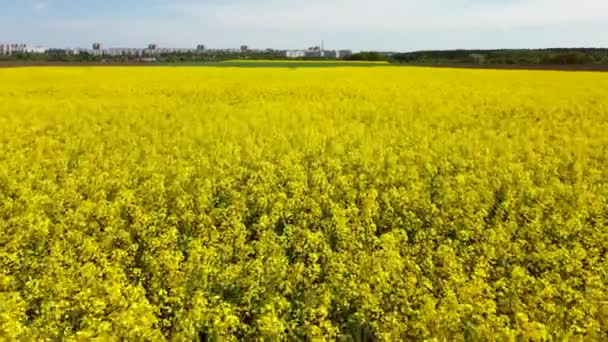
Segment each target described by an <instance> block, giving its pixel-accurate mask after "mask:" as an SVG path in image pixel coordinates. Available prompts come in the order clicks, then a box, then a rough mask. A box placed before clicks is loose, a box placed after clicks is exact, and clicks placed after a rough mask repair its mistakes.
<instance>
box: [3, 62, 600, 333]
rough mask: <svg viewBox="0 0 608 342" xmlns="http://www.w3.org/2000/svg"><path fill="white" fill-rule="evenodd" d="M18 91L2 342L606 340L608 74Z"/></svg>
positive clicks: (304, 73) (254, 73) (117, 81)
mask: <svg viewBox="0 0 608 342" xmlns="http://www.w3.org/2000/svg"><path fill="white" fill-rule="evenodd" d="M0 79H2V82H1V83H0V113H1V114H0V126H1V127H2V130H0V338H1V339H5V340H45V339H50V340H68V341H69V340H91V339H98V340H122V339H125V340H150V341H157V340H165V339H170V340H197V339H198V340H206V339H208V340H226V341H230V340H254V339H267V340H273V339H275V340H298V339H301V340H342V341H363V340H379V341H397V340H429V341H464V340H473V341H515V340H526V341H527V340H530V341H545V340H557V341H561V340H573V341H576V340H580V341H583V340H585V341H589V340H606V339H608V334H607V331H608V259H607V257H606V256H607V252H608V222H607V220H608V182H606V179H608V159H607V156H608V136H607V135H606V132H608V75H606V74H593V73H559V72H524V71H509V72H505V71H472V70H448V69H425V68H391V67H386V68H374V69H366V68H356V69H355V68H333V69H327V68H325V69H315V68H309V69H301V70H279V69H263V68H260V69H230V68H224V69H219V68H111V67H107V68H22V69H3V70H0Z"/></svg>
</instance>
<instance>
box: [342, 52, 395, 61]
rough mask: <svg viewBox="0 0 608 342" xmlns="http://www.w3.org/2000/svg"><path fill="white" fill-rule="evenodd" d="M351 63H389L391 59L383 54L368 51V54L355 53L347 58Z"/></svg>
mask: <svg viewBox="0 0 608 342" xmlns="http://www.w3.org/2000/svg"><path fill="white" fill-rule="evenodd" d="M345 59H346V60H349V61H376V62H377V61H388V60H389V57H388V56H387V55H385V54H383V53H380V52H375V51H368V52H358V53H354V54H352V55H350V56H348V57H346V58H345Z"/></svg>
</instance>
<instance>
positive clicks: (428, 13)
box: [0, 0, 608, 51]
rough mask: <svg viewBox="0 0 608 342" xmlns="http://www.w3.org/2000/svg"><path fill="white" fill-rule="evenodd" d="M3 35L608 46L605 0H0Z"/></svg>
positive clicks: (356, 44)
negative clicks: (573, 0)
mask: <svg viewBox="0 0 608 342" xmlns="http://www.w3.org/2000/svg"><path fill="white" fill-rule="evenodd" d="M0 8H1V9H2V13H3V14H0V16H1V17H0V32H1V33H0V42H24V43H28V44H31V45H43V46H48V47H89V46H90V45H91V43H93V42H95V41H99V42H101V43H103V44H104V46H106V47H145V46H146V45H147V44H148V43H156V44H158V45H159V46H161V47H193V46H196V45H197V44H205V45H206V46H207V47H209V48H235V47H238V46H240V45H241V44H246V45H249V46H250V47H252V48H275V49H295V48H306V47H308V46H313V45H319V44H320V43H321V40H324V41H325V47H326V48H328V49H344V48H349V49H353V50H384V51H413V50H447V49H493V48H501V49H502V48H504V49H509V48H556V47H607V46H608V2H605V1H600V0H581V1H578V2H576V3H573V2H571V1H566V0H553V1H549V0H530V1H523V0H490V1H482V0H455V1H445V0H429V1H425V2H420V1H409V0H405V1H397V0H378V1H374V2H369V1H361V0H350V1H345V0H326V1H320V0H312V1H308V2H301V1H292V2H290V3H286V2H281V1H278V0H262V1H255V2H254V1H246V0H225V1H218V0H209V1H193V0H174V1H168V0H150V1H147V2H144V1H142V0H123V1H118V0H107V1H103V2H102V1H89V2H87V3H82V2H81V1H75V0H24V1H20V2H18V3H17V2H15V1H8V0H0Z"/></svg>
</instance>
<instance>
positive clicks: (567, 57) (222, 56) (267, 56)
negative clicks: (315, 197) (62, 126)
mask: <svg viewBox="0 0 608 342" xmlns="http://www.w3.org/2000/svg"><path fill="white" fill-rule="evenodd" d="M150 58H152V59H153V60H154V61H155V62H156V63H175V64H188V63H215V62H222V61H228V60H284V61H294V59H292V58H286V57H285V56H284V55H283V54H281V53H280V52H279V51H276V50H266V51H258V50H247V51H243V52H242V53H228V52H221V51H209V52H206V53H164V54H160V55H158V56H153V57H150V56H148V57H147V59H148V62H149V59H150ZM142 60H146V58H143V59H142V57H137V56H126V55H125V56H94V55H91V54H87V53H82V54H79V55H70V54H66V53H65V51H62V50H55V51H51V52H48V53H45V54H15V55H12V56H0V63H2V62H4V63H11V62H12V63H15V62H17V63H45V62H55V63H81V62H82V63H134V62H141V61H142ZM295 60H296V61H309V60H312V61H325V60H332V58H329V57H325V58H323V57H321V58H318V57H317V58H297V59H295ZM343 60H346V61H372V62H377V61H390V62H392V63H395V64H414V65H488V66H492V65H515V66H517V65H520V66H534V65H539V66H543V65H544V66H547V65H552V66H556V65H557V66H559V65H586V66H608V49H592V48H580V49H544V50H446V51H416V52H409V53H392V52H390V53H389V52H376V51H363V52H359V53H355V54H353V55H351V56H348V57H344V58H343Z"/></svg>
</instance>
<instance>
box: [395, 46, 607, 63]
mask: <svg viewBox="0 0 608 342" xmlns="http://www.w3.org/2000/svg"><path fill="white" fill-rule="evenodd" d="M480 57H481V58H480ZM391 59H392V60H393V61H394V62H396V63H414V64H431V65H432V64H507V65H564V64H589V65H593V64H602V65H605V64H606V63H608V49H584V48H580V49H542V50H447V51H416V52H410V53H400V54H395V55H392V56H391Z"/></svg>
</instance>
